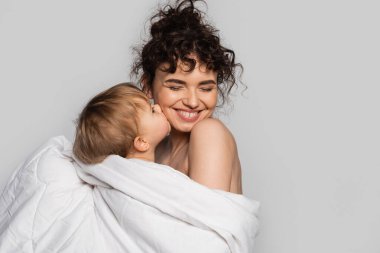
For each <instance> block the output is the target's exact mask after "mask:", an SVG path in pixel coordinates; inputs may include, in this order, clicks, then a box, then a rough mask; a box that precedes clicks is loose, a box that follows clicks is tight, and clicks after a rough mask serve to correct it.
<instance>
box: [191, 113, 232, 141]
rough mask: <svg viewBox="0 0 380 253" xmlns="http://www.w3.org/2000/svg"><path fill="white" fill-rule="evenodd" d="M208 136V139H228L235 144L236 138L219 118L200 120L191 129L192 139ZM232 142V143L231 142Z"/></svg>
mask: <svg viewBox="0 0 380 253" xmlns="http://www.w3.org/2000/svg"><path fill="white" fill-rule="evenodd" d="M203 137H208V138H207V140H208V141H218V140H219V141H223V142H225V141H227V142H229V143H228V144H232V145H235V139H234V136H233V135H232V133H231V132H230V130H229V129H228V128H227V127H226V126H225V125H224V123H223V122H222V121H220V120H218V119H214V118H208V119H204V120H202V121H200V122H198V123H197V124H196V125H195V126H194V127H193V129H192V131H191V136H190V141H196V142H198V141H200V140H199V139H201V138H203ZM230 142H231V143H230Z"/></svg>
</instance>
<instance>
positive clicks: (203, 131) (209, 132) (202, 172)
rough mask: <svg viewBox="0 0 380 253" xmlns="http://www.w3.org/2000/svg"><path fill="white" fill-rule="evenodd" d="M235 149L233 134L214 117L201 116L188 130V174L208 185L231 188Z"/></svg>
mask: <svg viewBox="0 0 380 253" xmlns="http://www.w3.org/2000/svg"><path fill="white" fill-rule="evenodd" d="M236 159H238V157H237V150H236V144H235V140H234V137H233V135H232V134H231V132H230V131H229V130H228V128H227V127H226V126H225V125H224V124H223V123H222V122H221V121H219V120H217V119H204V120H202V121H201V122H199V123H198V124H197V125H195V126H194V127H193V129H192V131H191V136H190V143H189V176H190V177H191V178H192V179H193V180H195V181H197V182H199V183H201V184H203V185H206V186H208V187H210V188H215V189H221V190H225V191H230V188H231V180H232V172H233V168H234V164H235V162H236Z"/></svg>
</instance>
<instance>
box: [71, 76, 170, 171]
mask: <svg viewBox="0 0 380 253" xmlns="http://www.w3.org/2000/svg"><path fill="white" fill-rule="evenodd" d="M169 131H170V125H169V123H168V122H167V120H166V118H165V116H164V115H163V114H162V113H161V109H160V108H159V106H158V105H153V106H152V105H151V104H150V103H149V99H148V98H147V96H146V95H145V94H144V93H143V92H142V91H140V90H139V89H138V88H136V87H135V86H134V85H132V84H130V83H121V84H118V85H115V86H113V87H111V88H109V89H107V90H105V91H103V92H101V93H100V94H98V95H96V96H95V97H94V98H92V99H91V100H90V101H89V102H88V104H87V105H86V106H85V108H84V109H83V111H82V112H81V114H80V115H79V119H78V122H77V129H76V136H75V141H74V147H73V152H74V154H75V156H76V157H77V158H78V159H79V160H80V161H82V162H83V163H86V164H93V163H99V162H102V161H103V160H104V159H105V158H106V157H107V156H108V155H112V154H113V155H120V156H122V157H131V158H133V157H136V158H142V159H147V160H152V159H153V160H154V150H155V147H156V146H157V144H158V143H159V142H160V141H161V140H162V139H163V138H164V137H165V136H166V135H167V134H168V133H169Z"/></svg>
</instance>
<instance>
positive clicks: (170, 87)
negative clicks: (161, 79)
mask: <svg viewBox="0 0 380 253" xmlns="http://www.w3.org/2000/svg"><path fill="white" fill-rule="evenodd" d="M167 87H168V88H169V90H172V91H178V90H180V89H181V88H182V87H181V86H167Z"/></svg>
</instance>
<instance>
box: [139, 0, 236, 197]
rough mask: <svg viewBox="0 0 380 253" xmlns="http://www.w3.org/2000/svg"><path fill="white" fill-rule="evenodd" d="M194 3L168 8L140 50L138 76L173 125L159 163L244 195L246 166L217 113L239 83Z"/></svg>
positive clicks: (231, 58) (230, 58) (229, 54)
mask: <svg viewBox="0 0 380 253" xmlns="http://www.w3.org/2000/svg"><path fill="white" fill-rule="evenodd" d="M195 2H196V0H195V1H193V0H184V1H181V2H179V3H178V4H177V5H176V6H170V5H167V6H165V7H164V8H162V9H161V10H159V12H158V13H157V14H155V15H154V16H153V17H152V18H151V28H150V39H149V41H148V42H147V43H146V44H145V45H143V47H142V49H141V50H137V52H138V58H137V60H136V62H135V64H134V67H133V72H134V73H135V74H137V75H140V82H141V86H142V88H143V90H144V91H145V92H146V93H147V94H148V96H149V97H150V98H152V99H153V100H154V101H155V103H157V104H159V105H160V106H161V108H162V111H163V113H164V114H165V116H166V117H167V119H168V121H169V122H170V124H171V126H172V131H171V134H170V135H169V136H168V137H167V138H166V139H165V140H164V141H163V142H162V143H161V144H160V145H159V146H158V148H157V152H156V162H158V163H162V164H166V165H169V166H171V167H173V168H176V169H177V170H179V171H181V172H183V173H185V174H187V175H188V176H189V177H191V178H192V179H193V180H195V181H197V182H199V183H201V184H204V185H206V186H208V187H210V188H215V189H220V190H224V191H229V192H233V193H239V194H241V193H242V185H241V168H240V162H239V157H238V153H237V148H236V143H235V140H234V137H233V136H232V134H231V133H230V131H229V130H228V129H227V128H226V127H225V126H224V124H223V123H222V122H220V121H219V120H216V119H213V118H212V115H213V112H214V111H215V108H216V106H217V102H218V97H219V99H221V100H222V103H223V102H224V101H225V99H226V98H227V96H228V94H229V92H230V91H231V88H232V87H233V86H235V85H236V80H235V69H236V68H238V67H241V65H240V64H238V63H235V54H234V52H233V51H232V50H230V49H228V48H225V47H223V46H222V45H221V44H220V39H219V37H218V34H217V30H216V29H215V28H214V27H213V26H211V25H209V24H207V23H206V22H205V20H204V17H203V13H202V12H201V11H200V10H199V9H197V8H196V7H195V6H194V3H195Z"/></svg>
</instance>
